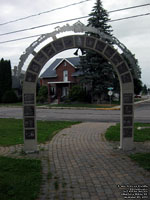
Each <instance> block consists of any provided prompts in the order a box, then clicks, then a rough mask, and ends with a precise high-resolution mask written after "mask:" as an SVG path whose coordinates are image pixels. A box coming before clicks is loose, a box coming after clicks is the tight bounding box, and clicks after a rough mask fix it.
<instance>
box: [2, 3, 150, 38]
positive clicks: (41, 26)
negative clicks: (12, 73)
mask: <svg viewBox="0 0 150 200" xmlns="http://www.w3.org/2000/svg"><path fill="white" fill-rule="evenodd" d="M86 1H87V0H86ZM88 1H89V0H88ZM81 2H82V3H83V2H85V1H81ZM81 2H79V3H81ZM79 3H78V4H79ZM75 4H77V3H75ZM75 4H70V5H68V6H71V5H75ZM148 5H150V4H142V5H137V6H132V7H127V8H121V9H117V10H112V11H109V13H112V12H118V11H123V10H128V9H133V8H138V7H143V6H148ZM64 7H65V6H64ZM57 9H62V7H61V8H57ZM87 17H89V16H84V17H81V18H75V19H70V21H72V20H78V19H83V18H87ZM68 21H69V20H65V21H60V22H54V23H50V24H43V25H40V26H35V27H31V28H26V29H20V30H17V31H11V32H7V33H2V34H0V36H4V35H10V34H14V33H19V32H24V31H29V30H34V29H37V28H43V27H45V26H51V25H55V24H58V23H63V22H68Z"/></svg>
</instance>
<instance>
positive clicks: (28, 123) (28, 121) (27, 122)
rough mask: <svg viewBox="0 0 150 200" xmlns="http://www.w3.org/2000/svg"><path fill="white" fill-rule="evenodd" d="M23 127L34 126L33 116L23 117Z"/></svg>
mask: <svg viewBox="0 0 150 200" xmlns="http://www.w3.org/2000/svg"><path fill="white" fill-rule="evenodd" d="M24 127H25V128H34V118H25V119H24Z"/></svg>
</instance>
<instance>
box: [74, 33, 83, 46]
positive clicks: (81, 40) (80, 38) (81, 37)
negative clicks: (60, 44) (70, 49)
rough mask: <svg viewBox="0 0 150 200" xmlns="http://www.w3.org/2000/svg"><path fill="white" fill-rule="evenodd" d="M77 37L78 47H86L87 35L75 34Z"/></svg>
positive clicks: (75, 37) (76, 44)
mask: <svg viewBox="0 0 150 200" xmlns="http://www.w3.org/2000/svg"><path fill="white" fill-rule="evenodd" d="M74 39H75V46H77V47H84V40H85V37H84V36H78V35H77V36H74Z"/></svg>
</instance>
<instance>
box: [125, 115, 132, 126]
mask: <svg viewBox="0 0 150 200" xmlns="http://www.w3.org/2000/svg"><path fill="white" fill-rule="evenodd" d="M132 121H133V119H132V117H129V116H128V117H124V118H123V125H124V126H132Z"/></svg>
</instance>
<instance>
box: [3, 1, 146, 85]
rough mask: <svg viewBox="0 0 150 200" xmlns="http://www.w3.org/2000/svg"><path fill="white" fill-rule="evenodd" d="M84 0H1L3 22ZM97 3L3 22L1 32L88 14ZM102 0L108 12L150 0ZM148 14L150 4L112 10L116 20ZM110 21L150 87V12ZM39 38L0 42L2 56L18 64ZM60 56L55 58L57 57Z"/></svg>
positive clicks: (18, 35)
mask: <svg viewBox="0 0 150 200" xmlns="http://www.w3.org/2000/svg"><path fill="white" fill-rule="evenodd" d="M81 1H83V0H74V1H72V0H65V1H63V0H54V1H52V0H36V1H33V0H32V1H31V0H25V1H20V0H0V3H1V12H0V24H2V23H5V22H9V21H12V20H16V19H19V18H23V17H27V16H30V15H33V14H38V13H41V12H44V11H48V10H52V9H55V8H59V7H63V6H66V5H69V4H73V3H77V2H81ZM95 2H96V0H89V1H87V2H84V3H81V4H78V5H74V6H71V7H67V8H64V9H61V10H57V11H53V12H50V13H47V14H42V15H38V16H36V17H32V18H28V19H26V20H20V21H17V22H13V23H8V24H5V25H0V34H3V33H7V32H11V31H15V30H20V29H24V28H30V27H33V26H39V25H43V24H48V23H53V22H58V21H63V20H68V19H72V18H77V17H82V16H86V15H88V14H89V13H90V12H91V10H92V8H93V6H94V4H95ZM102 2H103V7H104V8H105V9H106V10H107V11H111V10H115V9H120V8H125V7H130V6H136V5H141V4H147V3H150V0H124V1H123V0H103V1H102ZM144 13H150V5H149V6H145V7H141V8H136V9H131V10H126V11H121V12H115V13H110V14H109V17H110V19H112V20H113V19H118V18H122V17H128V16H133V15H138V14H144ZM80 21H81V22H82V23H84V24H85V25H86V24H87V19H82V20H80ZM75 22H76V21H71V22H67V23H69V24H70V25H72V24H74V23H75ZM65 24H66V23H61V24H58V25H54V26H47V27H44V28H39V29H35V30H30V31H26V32H20V33H15V34H10V35H5V36H0V41H1V42H2V41H7V40H11V39H17V38H21V37H26V36H32V35H36V34H41V33H42V34H43V33H47V32H52V31H54V28H55V27H57V26H60V27H61V26H63V25H65ZM110 24H111V26H112V29H113V34H114V36H115V37H117V38H118V39H119V40H120V42H122V43H123V44H124V45H125V46H126V47H127V48H128V49H129V50H130V51H131V52H132V53H133V54H135V57H136V58H137V59H138V61H139V65H140V67H141V69H142V81H143V83H144V84H147V85H148V87H150V53H149V52H150V15H148V16H144V17H138V18H133V19H128V20H122V21H116V22H111V23H110ZM36 39H37V38H30V39H26V40H20V41H15V42H10V43H5V44H0V58H2V57H3V58H4V59H9V60H11V64H12V68H13V67H14V66H15V65H16V66H17V65H18V62H19V57H20V55H21V54H22V53H23V52H24V51H25V49H26V48H27V47H28V46H29V45H30V44H31V43H32V42H33V41H35V40H36ZM70 56H73V51H65V52H63V53H61V54H58V55H57V56H56V57H70ZM56 57H54V58H53V60H54V59H55V58H56ZM50 62H51V61H50ZM24 69H26V66H24Z"/></svg>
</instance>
